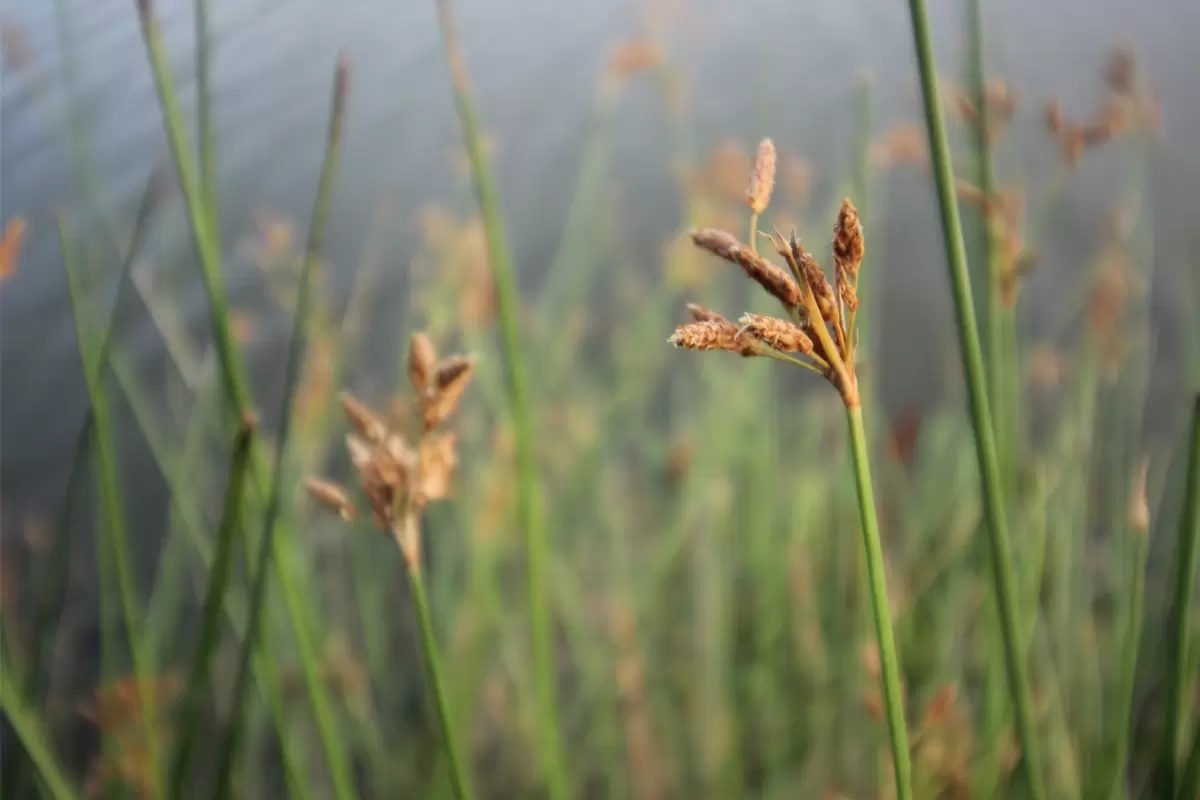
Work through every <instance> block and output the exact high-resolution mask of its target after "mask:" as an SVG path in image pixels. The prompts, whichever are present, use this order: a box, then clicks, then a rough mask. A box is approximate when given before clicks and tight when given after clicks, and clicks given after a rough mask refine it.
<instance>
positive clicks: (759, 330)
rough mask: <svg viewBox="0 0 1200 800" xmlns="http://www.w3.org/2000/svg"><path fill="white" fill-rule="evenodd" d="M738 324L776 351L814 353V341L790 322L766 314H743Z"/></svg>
mask: <svg viewBox="0 0 1200 800" xmlns="http://www.w3.org/2000/svg"><path fill="white" fill-rule="evenodd" d="M738 324H740V325H741V326H742V330H744V331H746V332H747V333H749V334H750V335H752V336H753V337H754V338H755V339H758V340H759V341H762V342H764V343H766V344H768V345H770V346H771V347H772V348H774V349H775V350H781V351H783V352H785V353H805V354H808V355H811V354H812V352H813V343H812V339H810V338H808V335H807V334H806V333H805V332H804V330H803V329H802V328H801V327H800V326H799V325H796V324H795V323H793V322H789V321H788V320H785V319H779V318H777V317H768V316H766V315H765V314H743V315H742V316H741V318H740V319H739V320H738Z"/></svg>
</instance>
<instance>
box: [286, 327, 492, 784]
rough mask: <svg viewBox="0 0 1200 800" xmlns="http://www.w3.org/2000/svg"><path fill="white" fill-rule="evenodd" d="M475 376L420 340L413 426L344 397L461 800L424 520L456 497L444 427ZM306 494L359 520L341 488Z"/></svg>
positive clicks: (452, 442) (454, 452) (461, 772)
mask: <svg viewBox="0 0 1200 800" xmlns="http://www.w3.org/2000/svg"><path fill="white" fill-rule="evenodd" d="M474 370H475V365H474V362H473V360H472V359H470V358H468V357H465V356H449V357H447V358H443V359H441V360H438V357H437V351H436V350H435V348H434V345H433V342H432V341H431V340H430V339H429V337H428V336H426V335H425V334H423V333H417V334H414V335H413V337H412V339H411V342H410V344H409V350H408V376H409V380H410V382H411V383H412V387H413V390H414V392H415V393H416V395H417V408H418V410H419V413H418V414H416V415H415V417H416V418H415V419H412V420H408V421H407V422H408V423H409V424H408V425H407V426H401V425H395V424H389V422H388V421H386V420H385V419H384V418H383V417H382V416H381V415H379V414H378V413H376V412H375V411H373V410H372V409H371V408H370V407H369V406H367V405H366V404H365V403H363V402H362V401H360V400H358V399H357V398H356V397H354V396H353V395H351V394H348V393H346V394H343V395H342V409H343V410H344V411H345V413H346V419H347V420H348V421H349V423H350V426H351V427H352V428H353V432H352V433H351V434H350V435H348V436H347V437H346V447H347V450H348V451H349V455H350V462H351V464H352V465H353V466H354V470H355V472H356V473H357V475H358V480H359V483H360V485H361V487H362V491H363V494H364V495H365V496H366V499H367V503H368V505H369V507H370V513H371V517H372V519H373V521H374V523H375V525H376V526H377V527H378V528H380V529H381V530H383V531H386V532H388V533H389V534H391V536H392V538H393V539H394V540H395V542H396V545H397V547H398V548H399V549H400V554H401V556H402V558H403V561H404V566H405V569H406V571H407V574H408V589H409V593H410V595H411V598H412V603H413V606H414V608H415V610H416V614H417V623H418V627H419V630H420V635H421V660H422V662H423V664H424V667H425V674H426V678H427V680H428V681H429V690H430V694H431V695H432V700H433V705H434V709H435V711H436V713H437V718H438V724H439V725H440V726H441V733H442V741H443V744H444V748H445V752H446V759H447V761H448V763H449V772H450V785H451V789H452V790H453V793H454V797H455V798H457V799H458V800H465V798H469V797H471V796H472V792H471V784H470V777H469V773H468V768H467V762H466V761H465V760H464V758H463V750H462V746H461V744H460V739H459V736H458V732H457V727H456V726H455V722H454V714H453V713H452V711H451V708H450V698H449V695H448V693H447V691H446V686H447V681H446V677H445V674H444V670H443V668H442V659H441V656H440V654H439V650H438V645H437V637H436V636H435V634H434V629H433V618H432V616H431V615H430V611H429V600H428V595H427V594H426V591H425V571H424V567H423V562H422V555H421V553H422V541H421V515H422V513H423V511H424V510H425V508H426V506H427V505H428V504H429V503H430V502H433V501H436V500H441V499H443V498H445V497H446V496H447V495H448V494H449V492H450V483H451V478H452V477H453V475H454V470H455V467H456V466H457V464H458V439H457V435H456V434H455V433H452V432H446V431H443V430H441V428H442V426H443V424H444V423H445V422H446V420H447V419H448V418H449V417H450V416H451V415H452V414H453V413H454V411H455V409H456V408H457V407H458V404H459V401H460V400H461V398H462V395H463V392H464V391H465V390H466V388H467V386H468V384H470V382H471V377H472V375H473V374H474ZM406 428H407V429H406ZM305 488H306V489H307V491H308V493H309V495H310V496H311V497H312V498H313V499H314V500H315V501H317V502H318V503H320V504H321V505H322V506H324V507H326V508H328V509H330V510H332V511H334V512H336V513H337V514H338V515H339V516H341V517H342V518H343V519H344V520H347V521H349V520H353V519H356V518H357V517H358V515H359V512H358V510H357V508H356V507H355V505H354V504H353V503H352V502H351V500H350V499H349V495H348V493H347V492H346V490H345V489H343V488H342V487H341V486H339V485H337V484H335V483H331V482H330V481H326V480H322V479H318V478H309V479H308V480H307V481H306V483H305Z"/></svg>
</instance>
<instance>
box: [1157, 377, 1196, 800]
mask: <svg viewBox="0 0 1200 800" xmlns="http://www.w3.org/2000/svg"><path fill="white" fill-rule="evenodd" d="M1184 480H1185V481H1186V482H1185V483H1184V497H1183V512H1182V514H1181V515H1180V520H1179V541H1178V543H1177V544H1176V546H1175V547H1176V549H1175V586H1174V594H1173V599H1172V601H1171V612H1170V618H1169V620H1168V622H1167V697H1166V701H1165V703H1166V720H1165V722H1164V729H1163V741H1162V750H1161V752H1160V753H1159V757H1158V767H1157V769H1156V770H1155V781H1154V782H1155V786H1156V795H1157V796H1158V797H1174V796H1175V793H1176V791H1177V790H1178V788H1179V785H1180V781H1179V779H1180V773H1179V758H1180V749H1181V748H1182V746H1183V733H1184V732H1183V716H1182V715H1183V713H1184V711H1185V709H1187V708H1189V707H1190V701H1189V698H1188V686H1189V684H1190V682H1191V677H1190V676H1189V674H1188V664H1189V663H1190V662H1189V658H1188V646H1189V641H1188V638H1189V637H1188V634H1189V632H1190V622H1191V620H1190V619H1189V617H1190V610H1191V604H1192V595H1193V593H1194V591H1195V586H1196V562H1197V554H1198V553H1200V395H1197V396H1196V398H1195V402H1194V405H1193V408H1192V425H1191V432H1190V438H1189V440H1188V466H1187V475H1186V477H1185V478H1184Z"/></svg>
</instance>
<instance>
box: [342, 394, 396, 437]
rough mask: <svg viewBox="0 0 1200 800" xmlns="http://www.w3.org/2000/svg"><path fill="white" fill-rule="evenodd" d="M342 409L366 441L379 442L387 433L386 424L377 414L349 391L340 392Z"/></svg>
mask: <svg viewBox="0 0 1200 800" xmlns="http://www.w3.org/2000/svg"><path fill="white" fill-rule="evenodd" d="M342 411H343V412H345V414H346V420H347V421H348V422H349V423H350V425H351V426H352V427H353V428H354V430H356V431H358V433H359V435H360V436H362V437H363V438H364V439H366V440H367V441H368V442H370V443H372V444H375V443H378V442H381V441H383V437H384V436H386V435H387V425H386V424H385V423H384V421H383V420H382V419H381V418H380V417H379V415H378V414H376V413H375V412H374V411H372V410H371V409H370V408H369V407H368V406H367V404H366V403H364V402H362V401H361V400H359V399H358V398H357V397H355V396H354V395H352V394H350V393H349V392H342Z"/></svg>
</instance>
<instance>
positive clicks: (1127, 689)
mask: <svg viewBox="0 0 1200 800" xmlns="http://www.w3.org/2000/svg"><path fill="white" fill-rule="evenodd" d="M1131 536H1132V538H1133V542H1132V544H1133V558H1132V560H1131V561H1132V563H1131V564H1130V575H1129V607H1128V609H1126V612H1125V613H1126V619H1125V641H1124V642H1123V643H1122V645H1121V685H1120V687H1119V688H1118V691H1119V694H1118V695H1117V702H1118V708H1119V710H1118V712H1117V714H1116V717H1115V718H1116V720H1117V725H1118V728H1117V743H1116V747H1115V748H1114V751H1113V759H1112V767H1111V768H1112V771H1113V778H1112V782H1111V784H1110V785H1111V789H1110V792H1109V793H1110V796H1112V797H1113V798H1114V799H1115V798H1120V797H1124V796H1125V793H1124V791H1123V789H1124V784H1125V768H1126V765H1125V759H1126V758H1127V756H1128V753H1129V733H1130V728H1131V726H1132V724H1133V720H1132V719H1130V714H1131V710H1132V708H1133V690H1134V680H1135V678H1136V677H1137V659H1138V650H1139V648H1140V647H1141V642H1142V599H1143V597H1144V596H1145V586H1146V552H1147V549H1148V548H1147V532H1146V531H1132V532H1131Z"/></svg>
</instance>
